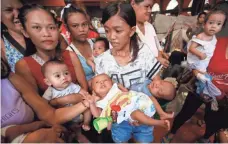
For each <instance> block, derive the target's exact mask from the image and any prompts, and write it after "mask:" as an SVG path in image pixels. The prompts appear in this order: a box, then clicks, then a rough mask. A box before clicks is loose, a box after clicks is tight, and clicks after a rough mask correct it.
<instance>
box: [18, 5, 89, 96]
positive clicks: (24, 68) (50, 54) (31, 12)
mask: <svg viewBox="0 0 228 144" xmlns="http://www.w3.org/2000/svg"><path fill="white" fill-rule="evenodd" d="M41 15H42V16H41ZM19 19H20V21H21V24H22V26H23V28H24V35H25V36H26V37H28V38H30V39H31V41H32V42H33V44H34V47H29V50H30V52H31V53H30V56H28V57H25V58H23V59H21V60H20V61H19V62H18V63H17V64H16V73H17V74H19V75H20V76H22V77H23V78H24V79H26V80H27V81H28V82H29V83H30V84H31V85H32V86H33V88H34V89H35V90H37V91H39V92H40V94H42V93H43V92H44V91H45V90H46V89H47V87H48V86H47V85H46V84H45V83H44V81H43V79H44V76H43V74H42V73H41V66H42V65H43V64H44V63H45V62H46V61H48V60H50V59H52V58H58V59H62V60H63V61H64V62H65V63H66V65H67V66H68V68H69V71H70V73H71V75H72V80H73V82H74V83H79V85H80V86H81V87H82V88H83V89H85V90H88V85H87V82H86V79H85V75H84V72H83V69H82V66H81V64H80V61H79V59H78V57H77V56H76V55H75V54H74V53H72V52H69V51H66V50H63V51H61V49H60V47H59V44H58V36H59V32H58V28H57V25H56V21H55V19H54V18H53V16H52V14H50V12H49V11H46V10H45V9H44V8H43V7H42V6H39V5H35V4H31V5H25V6H23V7H22V8H21V9H20V14H19Z"/></svg>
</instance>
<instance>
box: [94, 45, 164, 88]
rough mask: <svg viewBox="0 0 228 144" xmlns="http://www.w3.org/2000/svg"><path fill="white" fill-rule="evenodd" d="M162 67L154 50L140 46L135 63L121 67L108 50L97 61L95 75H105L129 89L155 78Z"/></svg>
mask: <svg viewBox="0 0 228 144" xmlns="http://www.w3.org/2000/svg"><path fill="white" fill-rule="evenodd" d="M161 67H162V65H161V64H160V63H159V62H158V61H157V59H156V58H155V57H154V55H153V52H152V50H151V49H150V48H149V47H148V46H147V45H145V44H143V43H141V44H140V50H139V52H138V56H137V58H136V60H135V61H134V62H130V63H128V64H127V65H125V66H120V65H119V64H118V63H117V62H116V60H115V58H114V57H113V55H112V54H111V51H110V50H108V51H106V52H104V53H103V54H102V55H100V56H99V57H98V58H96V59H95V73H96V74H102V73H105V74H107V75H109V76H110V77H111V78H112V80H113V81H114V82H116V83H121V84H122V85H123V86H124V87H126V88H129V87H130V86H131V85H133V84H137V83H143V82H144V81H145V80H146V78H147V77H148V78H150V79H151V78H153V77H154V76H155V75H156V74H157V73H158V72H159V70H160V68H161Z"/></svg>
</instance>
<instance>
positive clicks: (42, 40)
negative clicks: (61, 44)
mask: <svg viewBox="0 0 228 144" xmlns="http://www.w3.org/2000/svg"><path fill="white" fill-rule="evenodd" d="M24 34H25V36H26V37H29V38H30V39H31V40H32V42H33V43H34V45H35V46H36V49H37V50H45V51H50V50H54V49H55V48H56V46H57V44H58V36H59V32H58V27H57V25H56V24H55V22H54V20H53V17H52V16H51V15H50V14H49V13H47V12H46V11H45V10H42V9H36V10H32V11H30V12H29V13H28V14H27V15H26V22H25V33H24Z"/></svg>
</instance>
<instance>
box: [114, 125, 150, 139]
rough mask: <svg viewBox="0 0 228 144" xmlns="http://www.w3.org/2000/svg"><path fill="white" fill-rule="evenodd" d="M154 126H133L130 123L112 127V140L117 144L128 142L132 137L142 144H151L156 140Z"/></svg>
mask: <svg viewBox="0 0 228 144" xmlns="http://www.w3.org/2000/svg"><path fill="white" fill-rule="evenodd" d="M153 129H154V127H153V126H147V125H140V126H132V125H131V124H130V123H129V122H128V121H123V122H122V123H120V124H117V123H114V124H113V125H112V129H111V131H112V139H113V141H114V142H115V143H123V142H128V140H129V139H130V138H131V137H134V139H135V140H136V141H137V142H140V143H151V142H152V141H153V140H154V136H153Z"/></svg>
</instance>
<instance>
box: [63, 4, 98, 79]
mask: <svg viewBox="0 0 228 144" xmlns="http://www.w3.org/2000/svg"><path fill="white" fill-rule="evenodd" d="M63 21H64V23H65V25H66V27H67V29H68V31H69V32H70V34H71V40H72V42H71V44H70V45H69V46H68V47H67V50H69V51H73V52H75V53H76V54H77V55H78V58H79V60H80V62H81V64H82V67H83V70H84V72H85V75H86V79H87V80H90V79H91V78H92V77H93V76H94V73H93V70H92V68H91V67H90V66H89V65H88V64H87V63H86V60H87V59H88V58H90V57H91V56H92V48H93V41H92V40H91V39H87V37H88V32H89V22H88V19H87V17H86V14H85V12H84V11H83V10H82V9H79V8H76V7H74V6H73V5H68V6H67V7H65V8H64V10H63Z"/></svg>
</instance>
